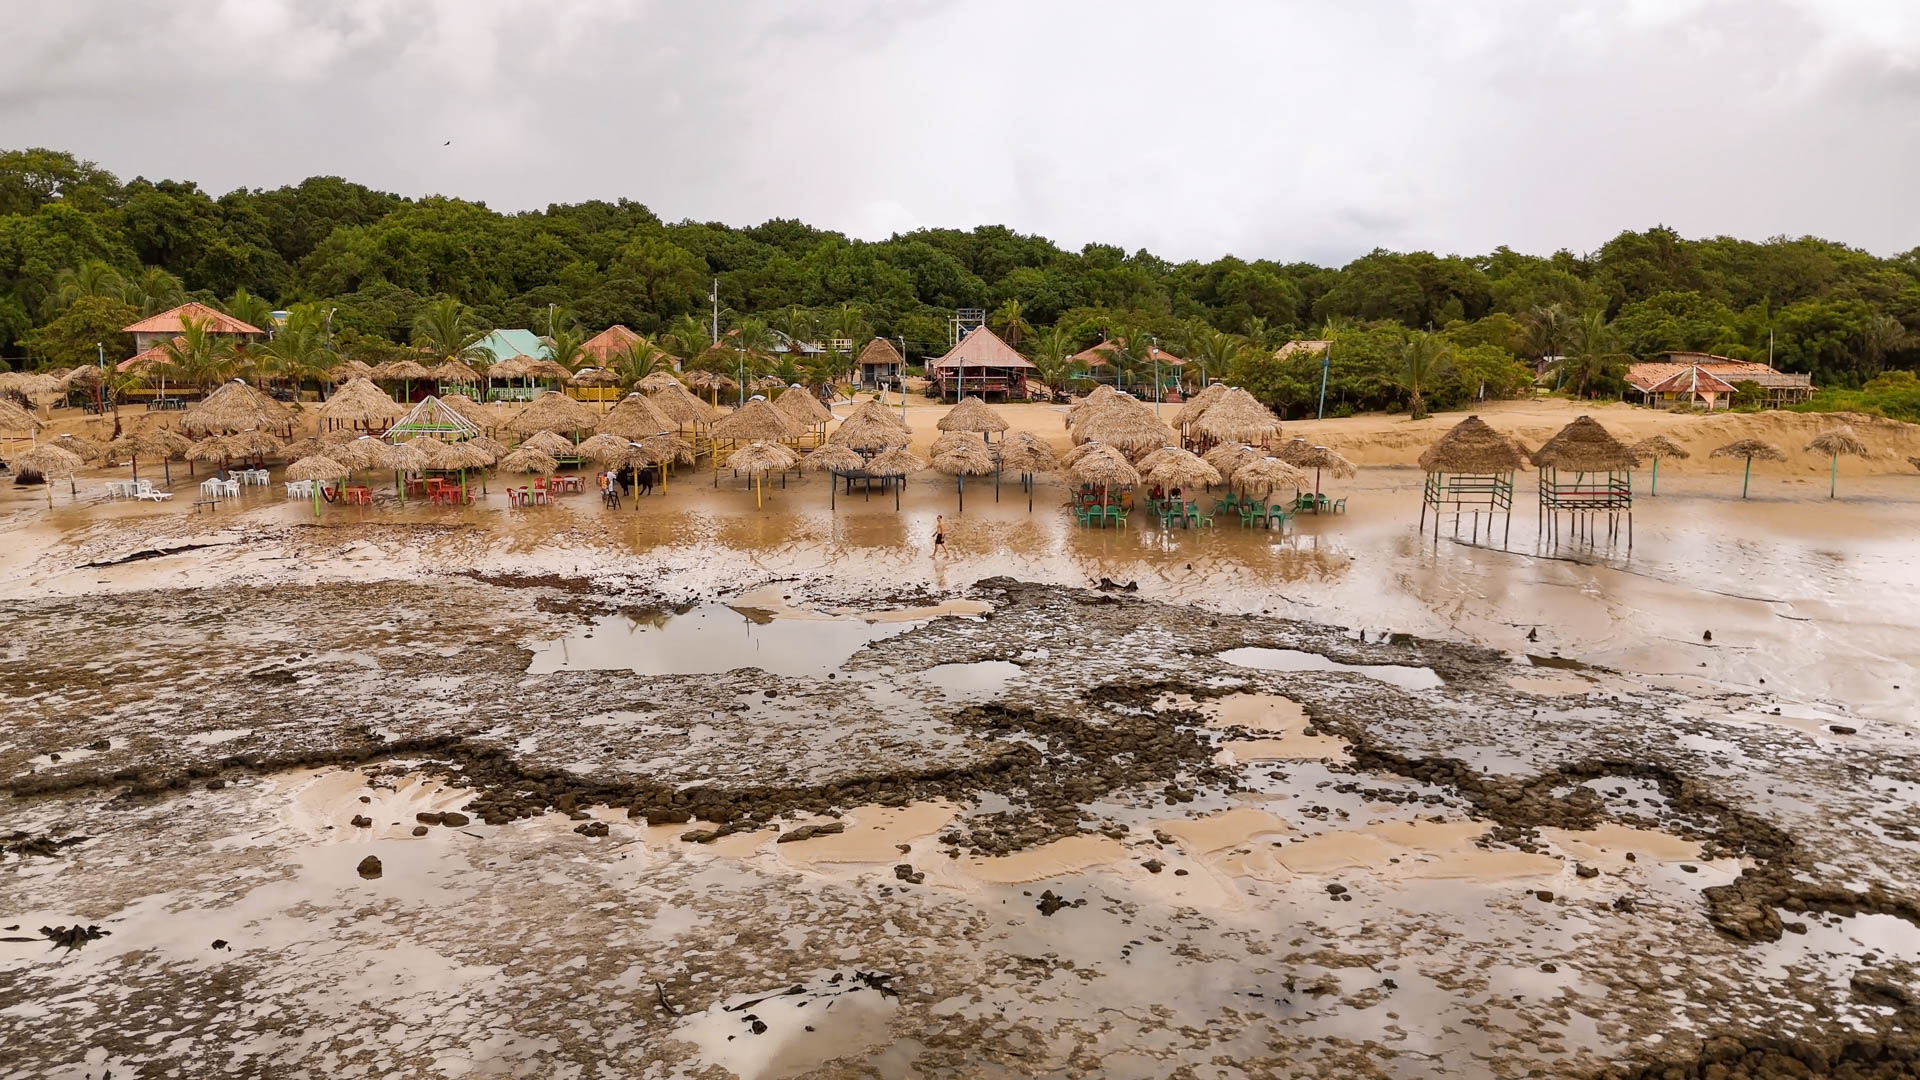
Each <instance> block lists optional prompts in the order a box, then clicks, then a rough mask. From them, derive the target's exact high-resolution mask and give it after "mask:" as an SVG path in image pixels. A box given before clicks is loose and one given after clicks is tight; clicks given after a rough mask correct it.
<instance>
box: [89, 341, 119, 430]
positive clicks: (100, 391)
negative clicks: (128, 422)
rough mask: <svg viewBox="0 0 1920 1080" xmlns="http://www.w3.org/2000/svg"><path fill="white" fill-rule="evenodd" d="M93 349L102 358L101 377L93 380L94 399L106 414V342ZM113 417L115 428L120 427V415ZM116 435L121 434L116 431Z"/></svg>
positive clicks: (98, 343)
mask: <svg viewBox="0 0 1920 1080" xmlns="http://www.w3.org/2000/svg"><path fill="white" fill-rule="evenodd" d="M93 348H94V351H95V352H96V353H98V354H99V356H100V377H99V378H97V379H95V380H93V399H94V401H95V402H96V403H97V404H98V405H99V406H100V411H101V412H103V413H104V412H106V411H107V346H106V344H105V343H104V342H99V341H96V342H94V343H93ZM113 415H114V417H115V421H114V423H115V426H116V427H118V425H119V419H118V418H119V416H120V414H119V413H118V412H116V413H114V414H113ZM115 434H119V432H117V431H116V432H115Z"/></svg>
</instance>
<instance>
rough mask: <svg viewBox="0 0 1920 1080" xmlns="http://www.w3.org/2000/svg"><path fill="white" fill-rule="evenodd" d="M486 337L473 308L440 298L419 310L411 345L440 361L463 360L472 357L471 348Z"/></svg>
mask: <svg viewBox="0 0 1920 1080" xmlns="http://www.w3.org/2000/svg"><path fill="white" fill-rule="evenodd" d="M485 336H486V332H485V331H483V330H481V329H480V325H479V322H478V321H477V320H475V319H474V317H473V309H471V308H469V307H467V305H465V304H463V303H461V302H460V301H458V300H455V299H454V298H453V297H451V296H443V297H441V298H440V299H438V300H435V301H434V302H432V303H430V304H428V305H427V306H426V307H424V308H421V309H420V314H419V316H418V317H417V318H415V319H414V321H413V343H414V344H415V345H418V346H420V347H422V348H424V349H427V350H429V351H430V352H432V353H433V355H434V356H435V357H436V358H439V359H442V360H463V359H466V358H467V357H469V356H471V355H473V353H474V348H473V347H474V345H475V344H476V343H477V342H479V340H480V339H481V338H483V337H485Z"/></svg>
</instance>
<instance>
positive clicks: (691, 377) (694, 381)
mask: <svg viewBox="0 0 1920 1080" xmlns="http://www.w3.org/2000/svg"><path fill="white" fill-rule="evenodd" d="M681 378H683V379H685V380H686V383H687V385H688V386H691V387H693V388H694V389H695V390H731V389H733V388H734V387H736V386H739V385H740V384H739V383H737V382H734V381H733V378H732V376H729V375H722V374H720V373H719V372H717V371H689V372H686V373H685V374H683V375H682V376H681Z"/></svg>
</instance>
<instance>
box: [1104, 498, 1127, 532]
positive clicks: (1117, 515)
mask: <svg viewBox="0 0 1920 1080" xmlns="http://www.w3.org/2000/svg"><path fill="white" fill-rule="evenodd" d="M1106 519H1107V520H1108V521H1111V522H1113V524H1114V526H1115V527H1116V528H1121V529H1124V528H1126V527H1127V508H1126V507H1124V506H1120V505H1118V504H1116V505H1113V506H1109V507H1107V512H1106Z"/></svg>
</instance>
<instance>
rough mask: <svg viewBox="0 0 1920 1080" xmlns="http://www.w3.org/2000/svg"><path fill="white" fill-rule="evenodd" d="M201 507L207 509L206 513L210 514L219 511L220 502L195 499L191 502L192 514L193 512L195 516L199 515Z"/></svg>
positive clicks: (217, 500)
mask: <svg viewBox="0 0 1920 1080" xmlns="http://www.w3.org/2000/svg"><path fill="white" fill-rule="evenodd" d="M203 506H204V507H206V508H207V511H208V512H209V513H211V512H213V511H215V510H218V509H220V500H219V499H195V500H193V512H194V513H196V514H197V513H199V512H200V508H201V507H203Z"/></svg>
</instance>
